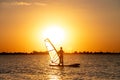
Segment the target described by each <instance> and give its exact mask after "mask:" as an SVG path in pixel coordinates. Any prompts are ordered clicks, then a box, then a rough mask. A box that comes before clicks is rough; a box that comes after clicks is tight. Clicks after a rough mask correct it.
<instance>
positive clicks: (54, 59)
mask: <svg viewBox="0 0 120 80" xmlns="http://www.w3.org/2000/svg"><path fill="white" fill-rule="evenodd" d="M44 41H45V45H46V47H47V49H48V52H49V55H50V65H58V64H59V56H58V53H57V50H56V49H55V47H54V45H53V44H52V43H51V41H50V40H49V39H48V38H47V39H45V40H44Z"/></svg>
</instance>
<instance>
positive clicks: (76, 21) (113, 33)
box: [0, 0, 120, 52]
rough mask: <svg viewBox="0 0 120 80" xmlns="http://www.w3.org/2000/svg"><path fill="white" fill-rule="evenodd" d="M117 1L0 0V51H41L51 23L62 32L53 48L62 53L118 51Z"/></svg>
mask: <svg viewBox="0 0 120 80" xmlns="http://www.w3.org/2000/svg"><path fill="white" fill-rule="evenodd" d="M119 4H120V1H119V0H0V52H32V51H33V50H35V51H45V50H46V48H45V44H44V39H43V33H44V31H45V30H46V29H48V28H51V26H52V25H57V26H56V27H58V26H59V27H60V28H61V29H63V30H64V34H65V37H64V40H63V41H61V42H60V41H59V42H58V43H57V44H55V47H56V48H57V50H59V47H60V46H63V49H64V50H65V51H66V52H73V51H103V52H106V51H109V52H120V5H119ZM53 32H54V30H53ZM53 35H54V34H53ZM58 36H59V35H58ZM53 43H54V42H53Z"/></svg>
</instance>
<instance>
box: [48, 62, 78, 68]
mask: <svg viewBox="0 0 120 80" xmlns="http://www.w3.org/2000/svg"><path fill="white" fill-rule="evenodd" d="M50 66H54V67H80V64H78V63H76V64H69V65H50Z"/></svg>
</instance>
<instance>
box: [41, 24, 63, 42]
mask: <svg viewBox="0 0 120 80" xmlns="http://www.w3.org/2000/svg"><path fill="white" fill-rule="evenodd" d="M43 37H44V38H49V39H50V40H51V41H52V42H53V43H54V44H60V43H62V42H63V41H64V39H65V31H64V30H63V28H61V27H59V26H57V25H52V26H49V27H47V28H46V29H45V30H44V31H43Z"/></svg>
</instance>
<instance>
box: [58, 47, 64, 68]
mask: <svg viewBox="0 0 120 80" xmlns="http://www.w3.org/2000/svg"><path fill="white" fill-rule="evenodd" d="M58 53H59V58H60V63H59V65H62V66H63V53H64V51H63V49H62V47H60V50H59V52H58Z"/></svg>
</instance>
